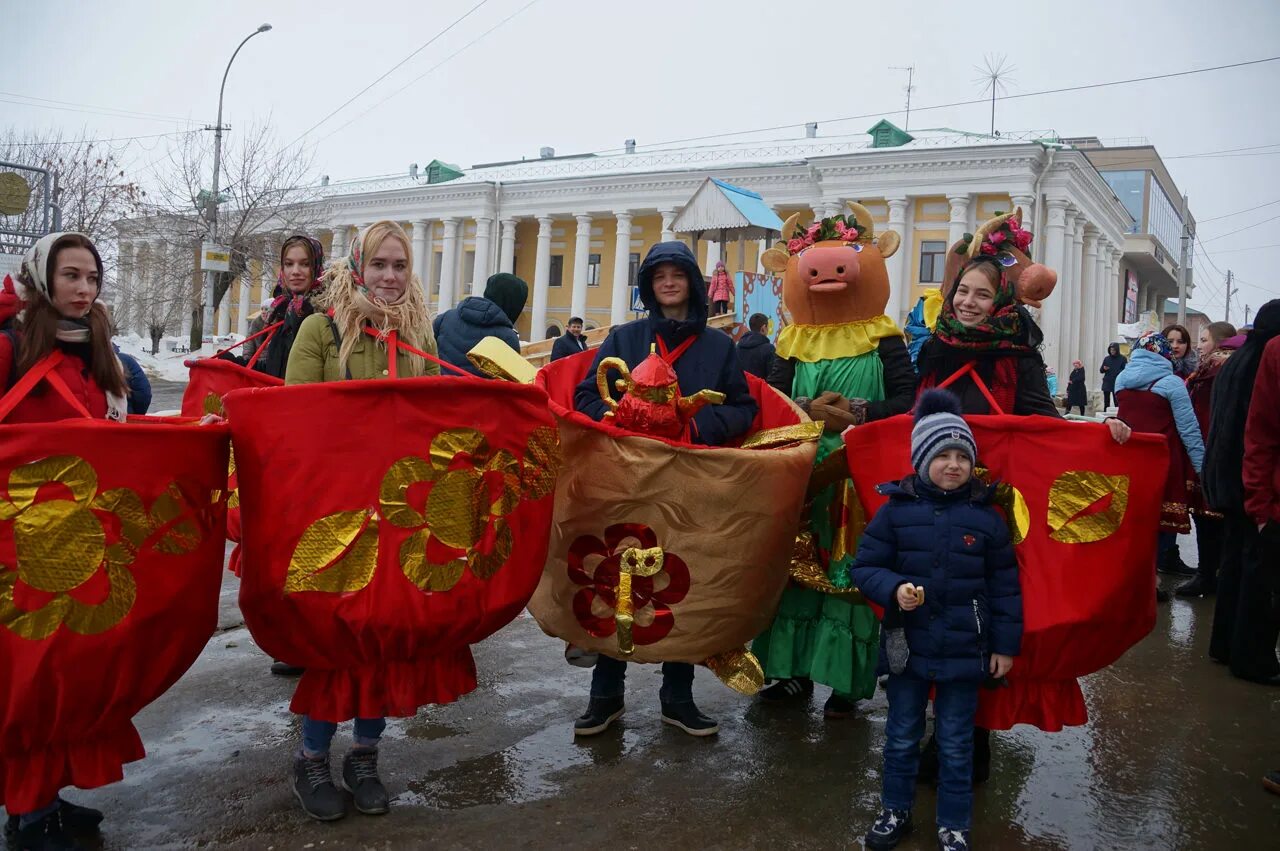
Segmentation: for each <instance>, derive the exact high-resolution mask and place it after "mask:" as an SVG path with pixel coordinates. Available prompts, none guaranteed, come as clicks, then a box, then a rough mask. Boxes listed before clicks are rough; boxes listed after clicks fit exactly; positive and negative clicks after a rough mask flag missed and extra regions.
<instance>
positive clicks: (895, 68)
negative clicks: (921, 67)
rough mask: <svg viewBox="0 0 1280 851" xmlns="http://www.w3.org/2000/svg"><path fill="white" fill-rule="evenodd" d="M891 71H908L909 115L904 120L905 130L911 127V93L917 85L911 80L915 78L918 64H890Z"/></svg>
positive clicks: (903, 126)
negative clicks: (912, 83)
mask: <svg viewBox="0 0 1280 851" xmlns="http://www.w3.org/2000/svg"><path fill="white" fill-rule="evenodd" d="M889 70H890V71H906V72H907V117H906V120H904V121H903V122H902V129H903V130H904V131H906V130H910V129H911V93H912V92H913V91H915V88H916V87H915V86H913V85H911V81H912V80H914V79H915V75H916V66H914V65H905V66H904V65H890V66H889Z"/></svg>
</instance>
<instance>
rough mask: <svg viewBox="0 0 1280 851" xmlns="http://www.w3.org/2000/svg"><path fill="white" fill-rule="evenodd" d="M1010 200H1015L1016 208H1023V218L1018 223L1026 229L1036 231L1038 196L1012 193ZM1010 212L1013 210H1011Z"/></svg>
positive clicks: (1014, 205) (1014, 206)
mask: <svg viewBox="0 0 1280 851" xmlns="http://www.w3.org/2000/svg"><path fill="white" fill-rule="evenodd" d="M1009 200H1010V201H1012V202H1013V208H1014V210H1016V209H1018V208H1019V207H1021V208H1022V219H1021V221H1019V222H1018V225H1019V226H1020V227H1022V228H1024V229H1026V230H1029V231H1031V232H1032V233H1035V224H1034V223H1035V220H1036V196H1034V195H1025V194H1023V195H1014V194H1010V196H1009ZM1009 212H1013V210H1010V211H1009Z"/></svg>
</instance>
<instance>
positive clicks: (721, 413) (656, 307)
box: [574, 242, 756, 736]
mask: <svg viewBox="0 0 1280 851" xmlns="http://www.w3.org/2000/svg"><path fill="white" fill-rule="evenodd" d="M637 277H638V282H639V287H640V299H641V301H643V302H644V306H645V307H646V308H647V309H648V311H649V315H648V316H647V317H646V318H644V319H637V320H635V321H634V322H628V323H626V324H624V325H619V326H617V327H616V328H614V329H613V330H612V331H610V332H609V336H608V337H607V338H606V339H605V341H604V343H603V344H602V345H601V346H600V348H599V349H598V350H597V351H596V357H595V360H594V361H593V362H592V364H591V369H590V370H588V372H587V376H586V378H584V379H583V380H582V383H581V384H579V385H578V389H577V391H576V392H575V395H574V404H575V407H577V409H578V410H579V411H582V412H583V413H584V414H586V415H588V416H590V417H591V418H592V419H596V420H599V419H601V418H602V417H603V416H604V413H605V411H606V410H607V409H606V407H605V404H604V402H603V401H602V400H601V398H600V393H599V390H598V389H597V388H596V368H597V367H598V366H599V364H600V361H601V360H602V359H604V358H607V357H618V358H622V359H623V360H624V361H626V364H627V366H628V367H629V368H631V369H635V368H636V367H637V366H639V364H640V362H641V361H643V360H644V359H645V358H647V357H648V356H649V351H650V347H651V346H656V351H657V352H658V353H659V354H661V355H662V356H663V357H664V358H666V359H667V361H668V362H669V363H671V365H672V368H674V369H675V372H676V376H677V378H678V379H679V382H680V393H681V395H685V396H687V395H692V394H693V393H696V392H697V391H699V390H717V391H719V392H721V393H723V394H725V401H724V403H723V404H721V405H709V406H707V407H705V408H703V409H702V410H701V411H699V412H698V413H697V414H695V415H694V418H693V420H692V421H691V423H690V428H689V435H690V440H691V441H692V442H693V443H700V444H704V445H707V446H721V445H723V444H725V443H728V442H729V441H732V440H734V439H735V438H738V437H740V436H742V435H743V434H746V432H747V430H748V429H750V428H751V423H752V421H753V420H754V419H755V416H756V402H755V399H753V398H752V396H751V393H750V391H749V390H748V389H747V380H746V378H744V377H743V374H742V367H741V366H739V364H738V355H737V350H736V349H735V348H734V344H733V340H731V339H730V338H729V337H728V335H726V334H720V333H716V332H712V333H704V332H705V331H706V327H707V285H706V281H705V280H703V277H702V271H701V270H700V269H699V268H698V264H697V261H696V260H694V257H693V252H692V251H690V250H689V248H688V246H686V245H685V244H684V243H682V242H660V243H658V244H657V245H655V246H654V247H653V248H651V249H650V250H649V254H648V256H647V257H645V260H644V263H642V264H641V266H640V272H639V275H638V276H637ZM613 392H614V394H615V398H621V394H620V393H619V392H618V391H616V390H615V391H613ZM655 498H660V497H655ZM626 671H627V663H626V662H621V661H618V660H616V659H612V658H610V657H608V656H603V655H602V656H600V658H599V661H598V662H597V663H596V666H595V670H594V672H593V673H592V677H591V700H590V703H589V704H588V706H587V711H586V713H585V714H584V715H583V716H582V717H581V718H579V719H578V720H577V721H576V722H575V724H574V734H575V735H578V736H592V735H595V734H597V733H602V732H604V731H605V730H606V729H608V727H609V725H610V724H612V723H613V722H614V720H616V719H617V718H618V717H620V716H621V715H622V711H623V694H624V692H625V689H626V680H625V677H626ZM659 699H660V700H661V702H662V720H663V722H664V723H666V724H671V725H672V726H674V727H678V728H680V729H681V730H684V731H685V732H686V733H688V734H690V735H692V736H709V735H712V734H714V733H716V732H718V731H719V729H720V727H719V725H718V724H716V722H715V721H713V720H711V719H710V718H708V717H706V716H705V715H703V714H702V713H701V712H699V711H698V707H697V706H696V705H694V702H693V666H692V665H689V664H686V663H683V662H666V663H664V664H663V666H662V690H661V691H660V692H659Z"/></svg>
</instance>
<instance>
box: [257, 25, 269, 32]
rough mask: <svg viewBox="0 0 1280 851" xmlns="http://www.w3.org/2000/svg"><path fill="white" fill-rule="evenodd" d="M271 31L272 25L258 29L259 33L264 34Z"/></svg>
mask: <svg viewBox="0 0 1280 851" xmlns="http://www.w3.org/2000/svg"><path fill="white" fill-rule="evenodd" d="M269 29H271V24H263V25H262V26H260V27H258V32H260V33H264V32H266V31H267V30H269Z"/></svg>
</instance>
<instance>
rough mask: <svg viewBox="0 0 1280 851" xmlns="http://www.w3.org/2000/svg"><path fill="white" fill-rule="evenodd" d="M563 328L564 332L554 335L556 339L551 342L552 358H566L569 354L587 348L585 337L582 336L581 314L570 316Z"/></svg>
mask: <svg viewBox="0 0 1280 851" xmlns="http://www.w3.org/2000/svg"><path fill="white" fill-rule="evenodd" d="M564 330H565V332H564V333H563V334H561V335H560V336H559V337H556V341H555V342H554V343H552V344H551V359H552V360H560V358H567V357H569V355H576V354H578V352H585V351H586V350H587V338H586V337H584V336H582V317H581V316H574V317H572V318H571V319H570V320H569V324H568V325H566V326H565V329H564Z"/></svg>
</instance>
